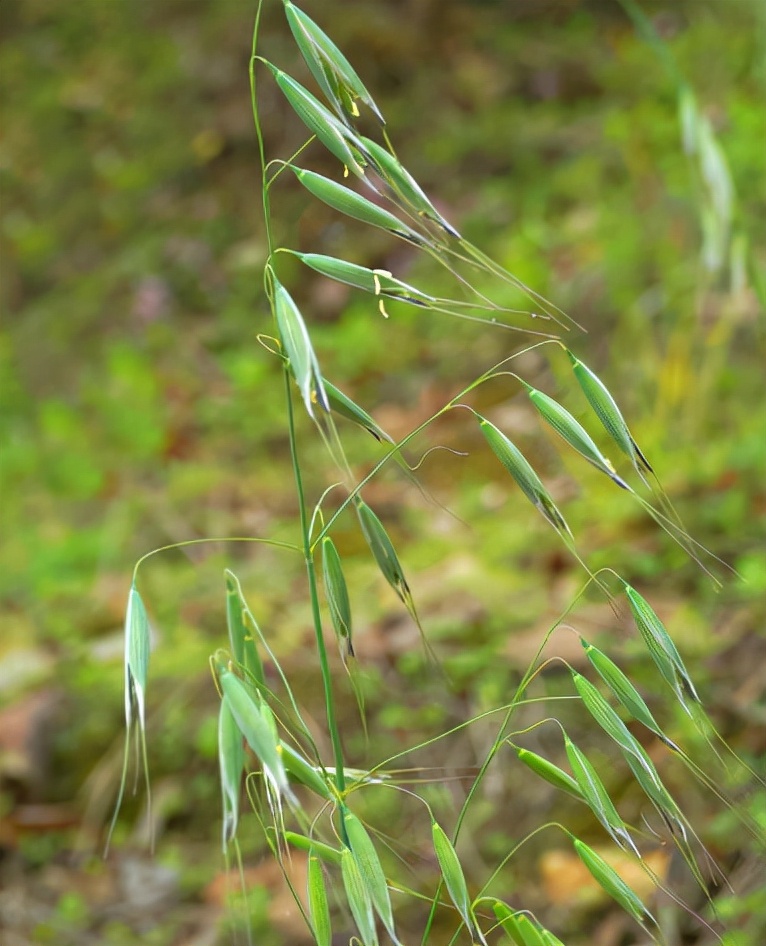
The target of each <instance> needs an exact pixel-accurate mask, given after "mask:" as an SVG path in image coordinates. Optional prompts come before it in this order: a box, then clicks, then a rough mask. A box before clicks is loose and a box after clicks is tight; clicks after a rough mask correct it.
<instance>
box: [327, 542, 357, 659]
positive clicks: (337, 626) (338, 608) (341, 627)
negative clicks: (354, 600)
mask: <svg viewBox="0 0 766 946" xmlns="http://www.w3.org/2000/svg"><path fill="white" fill-rule="evenodd" d="M322 576H323V579H324V589H325V595H326V596H327V607H328V608H329V611H330V620H331V622H332V626H333V629H334V630H335V636H336V637H337V638H338V646H339V647H340V651H341V656H342V657H343V660H344V662H345V660H346V658H347V657H353V656H354V646H353V643H352V628H351V602H350V601H349V597H348V587H347V585H346V579H345V578H344V576H343V566H342V564H341V560H340V555H338V550H337V549H336V548H335V543H334V542H333V540H332V539H331V538H330V537H329V536H325V538H324V539H323V540H322Z"/></svg>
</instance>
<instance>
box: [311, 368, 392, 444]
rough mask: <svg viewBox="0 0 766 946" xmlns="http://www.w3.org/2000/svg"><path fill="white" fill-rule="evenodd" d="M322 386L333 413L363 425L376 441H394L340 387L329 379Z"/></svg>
mask: <svg viewBox="0 0 766 946" xmlns="http://www.w3.org/2000/svg"><path fill="white" fill-rule="evenodd" d="M324 387H325V391H326V393H327V399H328V401H329V402H330V407H331V408H332V410H333V411H335V413H337V414H340V416H341V417H345V418H346V420H350V421H353V422H354V423H355V424H359V426H360V427H364V429H365V430H367V431H369V433H371V434H372V436H373V437H374V438H375V439H376V440H377V441H378V442H383V441H385V442H386V443H390V444H393V443H394V439H393V437H389V435H388V434H387V433H386V432H385V430H383V428H382V427H380V426H379V425H378V424H376V423H375V421H374V420H373V418H372V417H371V416H370V415H369V414H368V413H367V411H366V410H365V409H364V408H363V407H360V406H359V405H358V404H357V403H356V402H355V401H352V400H351V398H350V397H348V395H347V394H344V393H343V391H341V390H340V388H336V387H335V385H334V384H331V383H330V382H329V381H324Z"/></svg>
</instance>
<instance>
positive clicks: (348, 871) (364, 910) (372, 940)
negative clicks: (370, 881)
mask: <svg viewBox="0 0 766 946" xmlns="http://www.w3.org/2000/svg"><path fill="white" fill-rule="evenodd" d="M340 869H341V875H342V877H343V887H344V889H345V891H346V899H347V901H348V906H349V909H350V910H351V915H352V916H353V918H354V922H355V923H356V928H357V930H358V931H359V935H360V936H361V939H362V943H363V944H364V946H378V934H377V931H376V930H375V915H374V914H373V909H372V898H371V897H370V891H369V890H368V889H367V884H366V883H365V882H364V879H363V877H362V873H361V871H360V869H359V864H358V861H357V859H356V857H354V854H353V853H352V851H351V849H350V848H347V847H346V848H344V849H343V851H342V852H341V856H340Z"/></svg>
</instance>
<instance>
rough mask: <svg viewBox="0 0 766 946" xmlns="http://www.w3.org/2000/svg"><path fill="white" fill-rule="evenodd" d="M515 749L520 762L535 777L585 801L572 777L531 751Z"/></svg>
mask: <svg viewBox="0 0 766 946" xmlns="http://www.w3.org/2000/svg"><path fill="white" fill-rule="evenodd" d="M514 748H515V749H516V755H517V756H518V758H519V761H520V762H522V763H523V764H524V765H526V766H527V768H528V769H531V771H532V772H534V773H535V775H539V776H540V778H542V779H544V780H545V781H546V782H548V783H549V784H550V785H553V786H554V788H558V789H561V791H564V792H568V793H569V794H570V795H574V797H575V798H579V799H580V800H583V794H582V791H581V790H580V786H579V785H578V784H577V782H576V781H575V780H574V779H573V778H572V776H571V775H569V774H568V773H567V772H565V771H564V770H563V769H560V768H559V767H558V766H557V765H554V764H553V762H549V761H548V760H547V759H544V758H543V757H542V756H540V755H537V753H535V752H531V751H530V750H529V749H520V748H518V747H514Z"/></svg>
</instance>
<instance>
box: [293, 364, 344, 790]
mask: <svg viewBox="0 0 766 946" xmlns="http://www.w3.org/2000/svg"><path fill="white" fill-rule="evenodd" d="M284 379H285V400H286V403H287V424H288V430H289V433H290V456H291V459H292V466H293V477H294V479H295V489H296V492H297V499H298V512H299V516H300V526H301V534H302V536H303V543H304V545H303V549H304V555H305V561H306V574H307V576H308V583H309V595H310V597H311V616H312V620H313V624H314V634H315V637H316V646H317V655H318V656H319V667H320V670H321V674H322V686H323V688H324V698H325V712H326V714H327V726H328V728H329V730H330V740H331V742H332V747H333V754H334V756H335V785H336V788H337V789H338V794H339V795H340V796H341V797H342V796H343V794H344V792H345V790H346V777H345V771H344V765H343V748H342V746H341V741H340V732H339V730H338V722H337V719H336V715H335V701H334V699H333V692H332V675H331V673H330V665H329V663H328V660H327V649H326V647H325V644H324V635H323V633H322V618H321V614H320V612H319V592H318V589H317V582H316V569H315V566H314V553H313V550H312V545H311V534H310V530H309V522H308V515H307V511H306V500H305V496H304V491H303V477H302V475H301V468H300V463H299V460H298V443H297V439H296V436H295V416H294V412H293V402H292V395H291V392H290V375H289V373H288V370H287V368H285V369H284Z"/></svg>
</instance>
